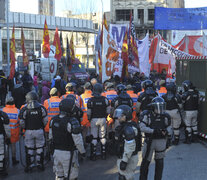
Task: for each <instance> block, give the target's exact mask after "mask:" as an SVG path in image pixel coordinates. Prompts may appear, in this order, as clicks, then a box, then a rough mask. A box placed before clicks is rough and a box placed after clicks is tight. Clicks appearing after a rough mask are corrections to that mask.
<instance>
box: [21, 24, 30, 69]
mask: <svg viewBox="0 0 207 180" xmlns="http://www.w3.org/2000/svg"><path fill="white" fill-rule="evenodd" d="M24 40H25V38H24V32H23V28H21V46H22V54H23V65H24V66H27V65H28V64H29V60H28V56H27V52H26V49H25V47H24Z"/></svg>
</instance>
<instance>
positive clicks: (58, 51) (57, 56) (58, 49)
mask: <svg viewBox="0 0 207 180" xmlns="http://www.w3.org/2000/svg"><path fill="white" fill-rule="evenodd" d="M53 46H55V47H56V51H55V59H57V60H58V61H60V59H61V56H62V49H61V45H60V38H59V35H58V28H56V31H55V36H54V41H53Z"/></svg>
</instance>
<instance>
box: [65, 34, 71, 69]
mask: <svg viewBox="0 0 207 180" xmlns="http://www.w3.org/2000/svg"><path fill="white" fill-rule="evenodd" d="M66 56H67V57H66V58H67V63H66V64H67V67H68V69H69V71H70V70H71V69H72V63H71V57H70V47H69V42H68V37H67V47H66Z"/></svg>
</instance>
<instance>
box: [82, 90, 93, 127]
mask: <svg viewBox="0 0 207 180" xmlns="http://www.w3.org/2000/svg"><path fill="white" fill-rule="evenodd" d="M91 97H92V91H91V90H85V92H84V93H83V94H82V95H81V96H80V108H81V109H82V111H83V120H82V121H81V124H82V125H83V126H87V127H89V126H90V122H89V120H88V116H87V103H88V100H89V99H90V98H91Z"/></svg>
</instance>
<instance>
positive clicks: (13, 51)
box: [9, 26, 16, 79]
mask: <svg viewBox="0 0 207 180" xmlns="http://www.w3.org/2000/svg"><path fill="white" fill-rule="evenodd" d="M15 54H16V48H15V36H14V26H13V31H12V39H11V44H10V62H11V65H10V74H9V79H13V78H14V74H15V62H16V57H15Z"/></svg>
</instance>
